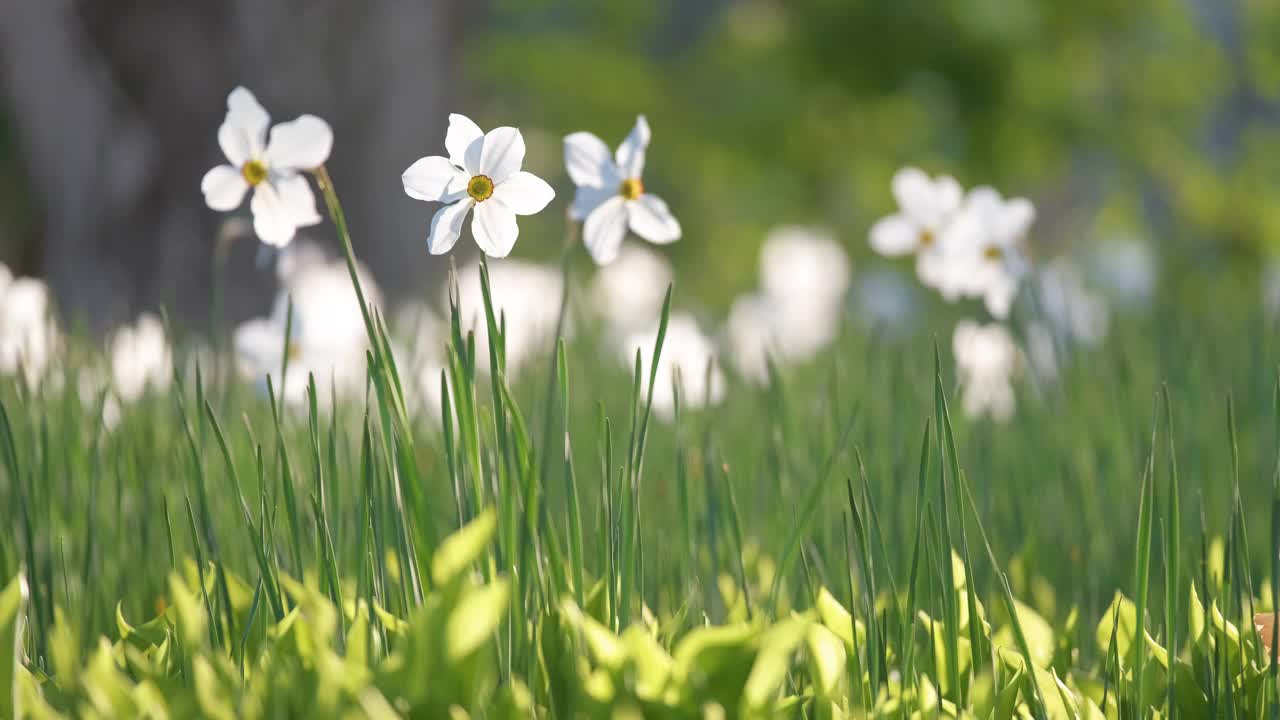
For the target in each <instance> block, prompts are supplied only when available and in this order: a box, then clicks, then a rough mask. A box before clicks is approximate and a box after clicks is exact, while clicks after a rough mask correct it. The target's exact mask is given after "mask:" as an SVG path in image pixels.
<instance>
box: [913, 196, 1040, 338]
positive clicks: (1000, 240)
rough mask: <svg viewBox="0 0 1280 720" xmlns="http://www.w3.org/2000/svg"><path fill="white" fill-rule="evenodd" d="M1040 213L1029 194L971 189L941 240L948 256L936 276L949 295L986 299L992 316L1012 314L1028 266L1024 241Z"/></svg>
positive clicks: (985, 301)
mask: <svg viewBox="0 0 1280 720" xmlns="http://www.w3.org/2000/svg"><path fill="white" fill-rule="evenodd" d="M1035 216H1036V211H1035V207H1034V206H1033V205H1032V204H1031V201H1029V200H1027V199H1026V198H1011V199H1009V200H1006V199H1004V198H1003V197H1001V196H1000V193H999V192H997V191H996V190H994V189H992V188H989V187H979V188H974V189H973V190H971V191H970V192H969V194H968V196H967V197H966V198H965V202H964V207H963V208H962V209H961V211H960V213H959V215H957V217H956V219H955V221H954V222H953V223H952V225H951V227H950V228H949V229H948V232H947V233H946V234H945V235H944V236H943V238H942V241H941V243H940V247H941V253H942V256H943V258H944V260H943V270H942V273H941V275H940V277H939V278H937V280H938V283H939V287H940V289H941V290H942V292H943V293H944V295H945V294H947V293H949V292H958V293H959V294H960V295H961V296H963V297H972V298H982V300H983V302H984V304H985V305H986V308H987V312H989V313H991V315H992V316H993V317H996V318H998V319H1001V320H1003V319H1004V318H1006V317H1008V316H1009V310H1010V309H1011V308H1012V306H1013V300H1014V298H1015V297H1016V296H1017V294H1018V286H1019V283H1020V282H1021V280H1022V277H1023V276H1024V275H1025V274H1026V273H1027V270H1028V266H1029V264H1028V262H1027V260H1026V258H1025V256H1024V255H1023V252H1022V243H1023V241H1024V240H1025V239H1026V235H1027V231H1028V230H1030V228H1031V223H1032V222H1033V221H1034V220H1035Z"/></svg>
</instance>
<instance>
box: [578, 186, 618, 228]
mask: <svg viewBox="0 0 1280 720" xmlns="http://www.w3.org/2000/svg"><path fill="white" fill-rule="evenodd" d="M615 197H618V188H616V187H612V188H608V187H590V186H586V185H583V186H581V187H579V188H578V190H577V192H575V193H574V194H573V205H571V206H569V217H571V218H573V219H574V220H585V219H586V217H587V216H588V215H590V214H591V211H592V210H595V209H596V208H598V207H600V206H601V205H602V204H604V203H605V202H606V201H608V200H609V198H615Z"/></svg>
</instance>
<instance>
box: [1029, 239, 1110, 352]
mask: <svg viewBox="0 0 1280 720" xmlns="http://www.w3.org/2000/svg"><path fill="white" fill-rule="evenodd" d="M1037 279H1038V283H1037V285H1036V288H1035V290H1036V294H1037V297H1036V299H1037V302H1038V305H1039V309H1040V312H1041V313H1043V315H1044V319H1045V320H1046V321H1048V323H1049V327H1050V328H1051V329H1052V330H1053V331H1054V332H1055V334H1056V335H1058V336H1059V337H1063V338H1066V339H1069V340H1070V341H1072V342H1074V343H1082V344H1085V345H1097V344H1098V343H1100V342H1102V341H1103V340H1104V339H1105V338H1106V336H1107V328H1108V326H1109V321H1110V315H1111V313H1110V311H1109V310H1108V308H1107V303H1106V301H1105V300H1103V299H1102V298H1101V297H1099V296H1098V295H1097V294H1095V293H1093V292H1091V291H1090V290H1089V289H1088V288H1087V287H1085V284H1084V277H1083V276H1082V275H1081V274H1080V271H1079V269H1077V268H1076V266H1075V265H1073V264H1072V263H1071V262H1069V261H1067V260H1064V259H1057V260H1054V261H1053V262H1051V263H1049V264H1048V265H1046V266H1045V267H1044V268H1043V269H1041V270H1040V272H1039V273H1038V274H1037Z"/></svg>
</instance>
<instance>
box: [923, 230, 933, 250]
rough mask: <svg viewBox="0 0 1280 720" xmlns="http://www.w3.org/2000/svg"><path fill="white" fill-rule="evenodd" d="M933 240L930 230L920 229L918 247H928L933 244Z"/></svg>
mask: <svg viewBox="0 0 1280 720" xmlns="http://www.w3.org/2000/svg"><path fill="white" fill-rule="evenodd" d="M933 241H934V237H933V231H932V230H928V229H925V230H921V231H920V247H929V246H930V245H932V244H933Z"/></svg>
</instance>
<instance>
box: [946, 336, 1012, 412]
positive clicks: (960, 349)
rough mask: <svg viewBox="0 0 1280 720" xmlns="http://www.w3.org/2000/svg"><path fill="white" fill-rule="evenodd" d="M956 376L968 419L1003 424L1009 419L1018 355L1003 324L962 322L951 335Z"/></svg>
mask: <svg viewBox="0 0 1280 720" xmlns="http://www.w3.org/2000/svg"><path fill="white" fill-rule="evenodd" d="M951 343H952V353H953V354H954V355H955V359H956V375H957V377H958V378H959V380H960V387H961V390H962V393H963V394H962V398H961V399H962V402H963V405H964V411H965V414H966V415H968V416H969V417H982V416H983V415H990V416H991V418H992V419H993V420H996V421H998V422H1005V421H1007V420H1009V419H1010V418H1012V417H1013V411H1014V409H1015V406H1016V398H1015V397H1014V393H1013V378H1014V377H1015V376H1016V374H1017V373H1018V372H1019V371H1020V370H1021V367H1022V352H1021V350H1019V349H1018V346H1017V344H1016V343H1015V342H1014V340H1013V337H1012V336H1011V335H1010V334H1009V331H1008V330H1006V329H1005V327H1004V326H1003V325H1000V324H998V323H992V324H989V325H979V324H978V323H975V322H973V321H972V320H962V321H960V323H959V324H957V325H956V329H955V334H954V335H953V336H952V340H951Z"/></svg>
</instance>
